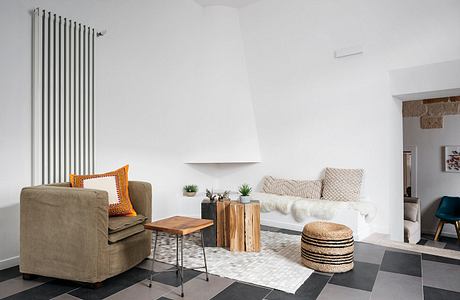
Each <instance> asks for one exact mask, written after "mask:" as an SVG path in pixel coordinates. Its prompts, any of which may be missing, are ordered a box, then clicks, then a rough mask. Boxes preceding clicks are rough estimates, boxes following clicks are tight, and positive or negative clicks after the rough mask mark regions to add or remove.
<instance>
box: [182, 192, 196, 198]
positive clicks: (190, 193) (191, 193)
mask: <svg viewBox="0 0 460 300" xmlns="http://www.w3.org/2000/svg"><path fill="white" fill-rule="evenodd" d="M183 195H184V196H186V197H195V196H196V192H185V191H184V193H183Z"/></svg>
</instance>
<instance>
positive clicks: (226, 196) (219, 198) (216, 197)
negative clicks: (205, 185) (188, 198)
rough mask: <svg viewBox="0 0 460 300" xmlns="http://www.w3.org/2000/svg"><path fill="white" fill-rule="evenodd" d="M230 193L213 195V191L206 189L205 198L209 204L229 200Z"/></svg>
mask: <svg viewBox="0 0 460 300" xmlns="http://www.w3.org/2000/svg"><path fill="white" fill-rule="evenodd" d="M229 195H230V191H224V192H223V193H214V191H213V190H211V191H210V190H208V189H206V198H208V199H209V200H210V201H211V202H216V201H224V200H229V199H230V198H229Z"/></svg>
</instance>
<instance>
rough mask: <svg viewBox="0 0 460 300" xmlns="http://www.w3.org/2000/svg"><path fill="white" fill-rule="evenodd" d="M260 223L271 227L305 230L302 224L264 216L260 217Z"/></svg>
mask: <svg viewBox="0 0 460 300" xmlns="http://www.w3.org/2000/svg"><path fill="white" fill-rule="evenodd" d="M260 224H262V225H265V226H270V227H277V228H284V229H289V230H296V231H302V230H303V225H302V224H301V225H294V224H292V223H287V222H279V221H273V220H264V219H262V218H261V219H260Z"/></svg>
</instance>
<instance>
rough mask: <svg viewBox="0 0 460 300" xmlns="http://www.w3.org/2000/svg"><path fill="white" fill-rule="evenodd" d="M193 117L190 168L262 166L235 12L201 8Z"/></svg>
mask: <svg viewBox="0 0 460 300" xmlns="http://www.w3.org/2000/svg"><path fill="white" fill-rule="evenodd" d="M201 45H202V48H201V51H200V53H199V61H198V64H197V76H196V84H195V86H196V87H197V90H196V95H195V97H194V99H196V100H194V103H193V104H194V108H193V109H194V110H195V111H197V112H198V115H195V117H194V120H193V122H190V126H192V128H193V141H187V143H188V145H187V148H188V149H187V151H185V152H184V153H187V155H186V158H185V162H187V163H251V162H259V161H260V152H259V141H258V137H257V130H256V123H255V117H254V109H253V104H252V98H251V92H250V86H249V80H248V73H247V70H246V61H245V55H244V45H243V39H242V35H241V30H240V25H239V20H238V12H237V9H235V8H231V7H224V6H207V7H204V8H203V24H202V43H201Z"/></svg>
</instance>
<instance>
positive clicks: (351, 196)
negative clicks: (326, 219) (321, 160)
mask: <svg viewBox="0 0 460 300" xmlns="http://www.w3.org/2000/svg"><path fill="white" fill-rule="evenodd" d="M363 173H364V170H363V169H333V168H326V175H325V176H324V180H323V199H326V200H336V201H358V200H359V193H360V190H361V182H362V180H363Z"/></svg>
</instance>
